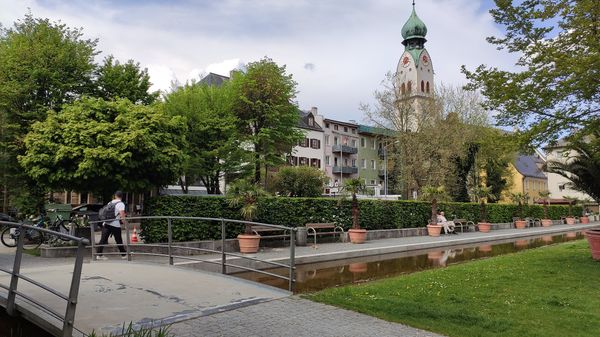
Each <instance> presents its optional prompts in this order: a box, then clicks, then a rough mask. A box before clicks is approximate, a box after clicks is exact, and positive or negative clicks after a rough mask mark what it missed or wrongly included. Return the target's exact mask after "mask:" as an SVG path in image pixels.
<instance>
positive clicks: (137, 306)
mask: <svg viewBox="0 0 600 337" xmlns="http://www.w3.org/2000/svg"><path fill="white" fill-rule="evenodd" d="M141 219H148V220H152V221H154V222H156V221H159V222H160V221H162V220H164V222H166V224H165V225H166V226H165V227H166V228H165V229H166V233H165V234H166V236H167V237H168V242H166V243H162V244H154V245H152V244H144V245H143V246H146V247H152V246H154V247H155V248H157V249H158V250H159V252H153V253H148V252H145V253H143V252H142V253H135V252H134V251H133V250H135V245H131V244H130V236H129V230H130V228H129V224H128V223H127V224H124V227H126V230H127V238H126V242H125V245H126V258H127V259H126V260H109V261H94V260H93V259H91V261H93V262H91V263H90V262H84V254H85V250H86V247H87V248H91V250H92V254H91V257H92V258H93V257H94V256H95V255H96V254H95V250H94V248H95V247H94V246H95V244H94V241H95V240H91V242H89V241H88V240H86V239H84V238H77V237H74V236H70V235H68V234H63V233H57V232H53V231H50V230H48V229H40V228H37V227H34V226H28V225H25V224H18V223H9V222H2V221H0V224H2V225H8V226H12V227H18V229H19V233H20V234H19V235H20V236H19V238H20V239H19V240H17V241H18V245H17V249H16V252H15V255H14V264H13V267H12V269H9V268H0V305H1V306H2V307H4V308H5V309H6V311H7V313H8V314H9V315H21V316H22V317H24V318H25V319H26V320H28V321H30V322H33V323H35V324H36V325H38V326H40V327H41V328H43V329H44V330H46V331H48V332H49V333H51V334H52V335H55V336H85V335H87V334H89V333H91V332H92V331H95V332H96V333H98V334H100V335H101V334H103V333H107V334H110V333H113V334H118V333H120V332H121V331H122V327H123V324H125V325H126V326H127V325H128V324H129V323H132V324H133V326H134V328H137V327H142V326H143V327H150V326H160V325H165V324H171V323H175V322H179V321H183V320H188V319H192V318H197V317H201V316H205V315H209V314H213V313H217V312H221V311H226V310H231V309H236V308H239V307H241V306H247V305H252V304H257V303H261V302H265V301H271V300H274V299H277V298H281V297H285V296H289V295H290V294H291V292H289V291H284V290H281V289H277V288H272V287H269V286H266V285H262V284H259V283H254V282H251V281H247V280H242V279H239V278H234V277H231V276H228V275H227V273H228V272H229V270H230V269H233V270H235V269H237V270H252V271H257V272H260V273H264V274H268V275H271V276H275V277H278V278H282V279H285V280H286V281H287V282H288V283H289V289H290V290H291V289H292V287H293V283H294V272H295V266H294V256H295V249H294V247H295V240H294V237H295V229H294V228H290V227H285V226H277V225H270V224H263V223H254V222H246V221H239V220H231V219H214V218H198V217H171V216H169V217H160V216H154V217H135V218H133V217H132V218H127V219H126V220H141ZM174 220H184V221H203V222H205V223H206V222H212V223H215V224H217V225H219V226H220V227H221V228H220V229H221V235H222V238H221V239H222V240H221V243H222V244H221V246H220V247H218V248H217V249H204V248H197V247H196V248H194V247H188V246H180V245H178V244H177V243H176V242H174V241H173V239H172V237H173V227H174V226H175V224H174V222H175V221H174ZM108 221H110V220H108ZM232 223H233V224H236V225H239V224H245V225H255V226H263V227H264V226H267V227H272V228H273V229H277V230H284V231H287V232H288V233H289V238H290V246H289V260H288V262H289V263H288V264H283V263H281V262H273V261H261V260H259V259H256V258H255V257H253V256H247V255H241V254H238V253H234V252H227V251H225V240H226V237H225V235H226V233H227V228H226V227H227V225H228V224H232ZM32 230H34V231H41V232H43V233H44V234H46V235H54V236H58V237H62V238H63V239H66V240H71V241H74V242H76V243H77V245H78V247H77V254H76V255H77V256H76V258H75V261H74V264H73V263H69V264H65V265H58V266H56V265H55V266H42V267H40V266H37V267H35V268H27V266H26V265H23V266H21V261H22V260H23V258H22V257H23V250H24V247H23V242H24V241H25V237H26V234H25V233H26V232H27V231H32ZM91 234H92V236H91V237H92V238H93V237H95V235H94V224H92V226H91ZM90 244H91V245H90ZM107 246H114V245H107ZM113 248H114V247H113ZM165 250H166V252H165ZM181 250H188V251H189V250H191V251H193V252H205V253H212V254H215V253H217V254H218V256H219V258H218V259H217V261H215V259H208V260H207V259H201V258H198V257H196V256H193V255H189V254H188V255H177V254H176V252H179V251H181ZM134 254H136V255H137V254H140V255H141V256H148V255H150V256H158V257H167V258H168V264H155V263H147V262H146V263H145V262H138V261H132V255H134ZM179 254H181V253H179ZM104 255H112V256H117V257H115V258H118V255H119V253H116V252H113V253H111V252H105V254H104ZM212 256H214V255H212ZM231 256H233V257H235V259H230V260H228V259H227V257H231ZM175 259H183V260H188V261H189V260H191V261H192V262H204V263H209V264H214V265H218V266H220V270H221V274H218V273H212V272H208V271H200V270H192V269H188V268H183V267H178V266H176V264H175V263H174V260H175ZM232 260H233V262H232ZM240 260H242V261H251V262H252V263H262V264H267V265H271V266H275V267H279V268H281V267H284V268H285V269H286V270H288V271H289V274H288V275H287V276H283V275H279V274H273V273H270V272H268V271H264V270H258V269H255V268H253V267H251V266H248V265H247V264H246V265H244V264H236V263H235V261H238V262H239V261H240Z"/></svg>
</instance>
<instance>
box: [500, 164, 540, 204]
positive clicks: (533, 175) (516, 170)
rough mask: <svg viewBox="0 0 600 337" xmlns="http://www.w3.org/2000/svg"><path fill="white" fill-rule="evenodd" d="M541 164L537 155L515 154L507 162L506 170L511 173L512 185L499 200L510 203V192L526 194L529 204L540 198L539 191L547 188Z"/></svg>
mask: <svg viewBox="0 0 600 337" xmlns="http://www.w3.org/2000/svg"><path fill="white" fill-rule="evenodd" d="M543 164H544V162H543V160H542V158H540V156H538V155H530V156H525V155H519V156H517V157H516V158H515V160H514V161H513V162H512V163H510V164H509V167H508V170H509V172H510V173H511V175H512V185H511V187H510V188H509V189H508V190H507V192H508V193H506V195H505V196H504V197H503V198H502V200H501V202H503V203H510V202H511V200H510V197H509V195H510V193H523V194H527V196H528V197H529V199H528V201H527V202H528V203H529V204H533V203H535V201H536V200H538V199H540V198H541V197H540V192H543V191H547V190H548V177H546V174H545V173H544V172H543V171H542V167H543Z"/></svg>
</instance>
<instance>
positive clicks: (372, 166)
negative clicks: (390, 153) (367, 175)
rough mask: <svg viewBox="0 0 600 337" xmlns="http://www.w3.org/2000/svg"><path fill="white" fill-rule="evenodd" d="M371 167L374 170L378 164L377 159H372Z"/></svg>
mask: <svg viewBox="0 0 600 337" xmlns="http://www.w3.org/2000/svg"><path fill="white" fill-rule="evenodd" d="M371 168H372V169H373V170H374V169H375V168H376V166H375V161H374V160H371Z"/></svg>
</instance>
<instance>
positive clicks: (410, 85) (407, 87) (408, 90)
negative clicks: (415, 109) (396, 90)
mask: <svg viewBox="0 0 600 337" xmlns="http://www.w3.org/2000/svg"><path fill="white" fill-rule="evenodd" d="M406 91H407V92H408V93H409V94H410V93H411V92H412V82H411V81H408V83H407V84H406Z"/></svg>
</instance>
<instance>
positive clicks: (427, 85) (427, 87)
mask: <svg viewBox="0 0 600 337" xmlns="http://www.w3.org/2000/svg"><path fill="white" fill-rule="evenodd" d="M425 88H426V89H425V90H426V91H427V93H429V81H427V84H426V85H425Z"/></svg>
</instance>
